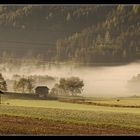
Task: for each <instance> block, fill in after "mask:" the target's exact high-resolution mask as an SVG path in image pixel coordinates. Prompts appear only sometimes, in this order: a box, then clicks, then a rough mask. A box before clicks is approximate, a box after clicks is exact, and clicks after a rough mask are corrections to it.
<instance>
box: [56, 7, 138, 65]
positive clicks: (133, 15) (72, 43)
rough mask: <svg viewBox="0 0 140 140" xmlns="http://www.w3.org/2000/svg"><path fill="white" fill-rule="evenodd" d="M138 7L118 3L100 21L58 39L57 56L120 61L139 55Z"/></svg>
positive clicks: (93, 60) (97, 60)
mask: <svg viewBox="0 0 140 140" xmlns="http://www.w3.org/2000/svg"><path fill="white" fill-rule="evenodd" d="M139 15H140V7H139V6H136V5H133V6H123V5H119V6H116V7H115V8H113V10H111V11H110V12H109V14H108V15H107V16H106V19H105V20H104V21H103V22H99V24H97V25H94V24H93V25H92V26H90V27H88V28H86V29H84V30H82V31H81V32H79V33H75V34H73V35H72V36H69V37H68V38H65V39H63V40H58V41H57V57H58V58H59V59H60V60H64V59H65V60H66V59H69V60H74V61H80V62H81V61H82V62H122V61H125V62H126V61H132V60H135V59H139V58H140V40H139V37H140V16H139Z"/></svg>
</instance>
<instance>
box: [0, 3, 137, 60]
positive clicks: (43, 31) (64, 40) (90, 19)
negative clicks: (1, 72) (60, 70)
mask: <svg viewBox="0 0 140 140" xmlns="http://www.w3.org/2000/svg"><path fill="white" fill-rule="evenodd" d="M139 15H140V7H139V5H131V6H123V5H114V6H106V5H91V6H54V5H52V6H47V5H46V6H42V5H40V6H33V5H24V6H6V5H2V6H0V32H1V34H0V54H1V55H3V54H2V53H3V52H5V51H6V52H7V53H10V54H11V55H13V56H16V57H21V56H26V55H27V54H28V55H29V54H31V55H34V56H36V55H38V54H41V55H42V56H43V58H44V59H47V60H57V61H74V62H79V61H80V62H84V63H89V62H118V61H131V60H132V59H139V50H140V42H139V35H140V34H139V31H140V23H139V22H140V16H139Z"/></svg>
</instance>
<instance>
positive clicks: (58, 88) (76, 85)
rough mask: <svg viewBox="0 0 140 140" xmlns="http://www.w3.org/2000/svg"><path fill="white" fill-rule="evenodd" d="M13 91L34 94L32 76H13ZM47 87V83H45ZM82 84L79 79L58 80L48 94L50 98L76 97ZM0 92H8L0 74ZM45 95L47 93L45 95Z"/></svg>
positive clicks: (34, 86) (81, 88)
mask: <svg viewBox="0 0 140 140" xmlns="http://www.w3.org/2000/svg"><path fill="white" fill-rule="evenodd" d="M14 78H16V80H14V83H13V89H14V92H16V93H19V94H20V93H21V94H22V93H28V94H35V91H34V90H35V88H36V87H37V85H35V79H34V77H33V76H28V77H20V76H19V75H14ZM46 86H47V82H46ZM83 87H84V82H83V80H81V79H80V78H79V77H69V78H60V79H59V82H58V83H55V84H54V87H53V88H52V89H51V91H50V92H49V95H51V96H77V95H78V94H81V93H82V92H83ZM0 90H1V91H3V92H6V91H8V88H7V83H6V80H5V79H4V77H3V76H2V74H0ZM46 94H47V93H46Z"/></svg>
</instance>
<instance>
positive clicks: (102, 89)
mask: <svg viewBox="0 0 140 140" xmlns="http://www.w3.org/2000/svg"><path fill="white" fill-rule="evenodd" d="M1 66H2V65H1ZM1 73H2V74H3V76H4V78H6V79H11V78H12V76H13V74H19V75H27V76H28V75H49V76H53V77H57V78H58V79H59V78H61V77H71V76H78V77H79V78H80V79H82V80H83V81H84V84H85V86H84V90H83V96H98V97H116V96H132V95H138V94H137V93H132V92H129V91H128V89H127V87H126V86H127V81H128V80H130V79H131V78H132V77H133V76H135V75H137V74H139V73H140V62H134V63H131V64H127V65H121V66H98V67H97V66H86V67H83V66H81V67H78V66H75V65H65V64H61V65H59V66H58V65H57V66H56V65H51V66H48V65H47V64H46V65H43V66H38V67H36V66H33V65H32V66H31V65H30V66H27V65H25V66H23V67H20V68H18V69H17V68H16V67H14V68H10V69H8V68H6V67H5V69H4V70H2V69H1ZM54 84H55V83H54ZM54 84H48V86H49V88H52V86H53V85H54Z"/></svg>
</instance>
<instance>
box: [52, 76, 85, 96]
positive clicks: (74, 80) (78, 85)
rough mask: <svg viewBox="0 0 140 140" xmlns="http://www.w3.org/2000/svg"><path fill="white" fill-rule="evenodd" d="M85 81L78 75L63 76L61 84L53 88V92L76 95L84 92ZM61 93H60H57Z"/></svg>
mask: <svg viewBox="0 0 140 140" xmlns="http://www.w3.org/2000/svg"><path fill="white" fill-rule="evenodd" d="M83 86H84V83H83V81H82V80H80V79H79V78H78V77H70V78H61V79H60V80H59V84H57V86H56V85H55V87H54V88H53V89H52V91H51V92H52V94H53V92H63V93H64V94H65V95H71V96H76V95H77V94H80V93H82V91H83ZM57 94H59V93H57Z"/></svg>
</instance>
